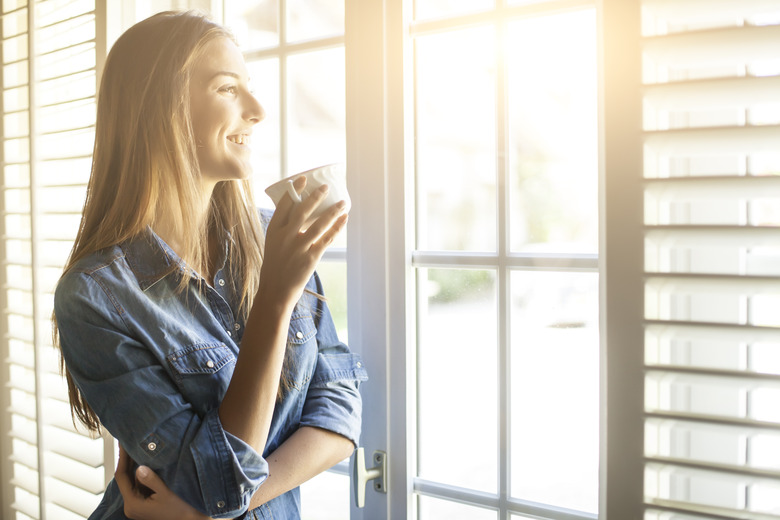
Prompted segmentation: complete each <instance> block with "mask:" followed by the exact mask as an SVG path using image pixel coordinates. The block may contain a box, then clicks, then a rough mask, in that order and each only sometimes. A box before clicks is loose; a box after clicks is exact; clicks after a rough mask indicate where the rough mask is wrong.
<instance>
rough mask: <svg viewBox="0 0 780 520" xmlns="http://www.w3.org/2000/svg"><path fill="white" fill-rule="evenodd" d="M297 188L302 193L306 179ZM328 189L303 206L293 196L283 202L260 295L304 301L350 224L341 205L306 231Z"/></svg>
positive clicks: (270, 235)
mask: <svg viewBox="0 0 780 520" xmlns="http://www.w3.org/2000/svg"><path fill="white" fill-rule="evenodd" d="M293 186H294V187H295V189H296V191H298V193H300V192H302V191H303V188H304V187H305V186H306V178H305V177H298V178H297V179H296V180H295V182H294V184H293ZM327 189H328V188H327V185H323V186H322V187H320V188H319V189H317V190H315V191H314V192H313V193H312V194H311V195H310V196H308V197H307V198H305V199H304V200H303V201H301V202H300V203H294V202H293V201H292V199H291V198H290V196H289V195H285V196H283V197H282V199H281V200H280V201H279V203H278V205H277V206H276V211H275V212H274V216H273V218H272V219H271V222H270V223H269V225H268V230H267V231H266V240H265V254H264V258H263V267H262V271H261V278H260V284H261V287H260V291H259V294H263V293H264V292H265V291H268V292H266V293H265V294H272V295H276V296H277V297H279V296H281V297H282V298H284V299H285V300H284V301H286V302H292V304H294V303H295V302H297V301H298V298H300V295H301V293H302V292H303V288H304V287H305V286H306V283H307V282H308V281H309V278H310V277H311V275H312V273H313V272H314V268H315V267H316V265H317V263H318V262H319V261H320V258H322V254H323V253H324V252H325V249H326V248H327V247H328V246H329V245H330V244H331V243H332V242H333V239H334V238H335V237H336V235H338V233H339V232H341V230H342V229H344V226H345V225H346V223H347V215H346V214H345V213H344V207H345V204H344V203H343V202H341V203H338V204H334V205H333V206H332V207H330V208H329V209H328V210H327V211H326V212H325V213H323V214H322V215H321V216H320V217H319V218H317V219H316V220H315V221H314V222H313V223H312V224H311V225H309V226H308V227H306V226H307V222H308V220H309V217H310V216H311V214H312V212H313V211H314V210H315V209H316V208H317V206H318V205H319V204H320V202H322V200H323V199H324V198H325V195H326V194H327Z"/></svg>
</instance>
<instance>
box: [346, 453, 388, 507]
mask: <svg viewBox="0 0 780 520" xmlns="http://www.w3.org/2000/svg"><path fill="white" fill-rule="evenodd" d="M372 460H373V462H374V464H375V466H373V467H372V468H370V469H369V468H366V455H365V451H364V450H363V448H362V447H361V448H358V449H356V450H355V456H354V457H353V462H352V486H353V488H354V490H355V503H356V504H357V506H358V507H363V506H365V505H366V484H367V483H368V481H369V480H373V481H374V489H375V490H376V491H379V492H380V493H387V453H385V452H384V451H375V452H374V456H373V459H372Z"/></svg>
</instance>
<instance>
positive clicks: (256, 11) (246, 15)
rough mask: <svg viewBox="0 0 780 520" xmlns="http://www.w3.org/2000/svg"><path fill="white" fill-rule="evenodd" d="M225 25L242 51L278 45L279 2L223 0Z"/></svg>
mask: <svg viewBox="0 0 780 520" xmlns="http://www.w3.org/2000/svg"><path fill="white" fill-rule="evenodd" d="M225 25H226V26H227V27H228V28H229V29H230V30H231V31H233V34H234V35H235V36H236V39H237V40H238V44H239V45H240V46H241V49H242V50H244V51H251V50H255V49H262V48H265V47H274V46H276V45H279V0H225Z"/></svg>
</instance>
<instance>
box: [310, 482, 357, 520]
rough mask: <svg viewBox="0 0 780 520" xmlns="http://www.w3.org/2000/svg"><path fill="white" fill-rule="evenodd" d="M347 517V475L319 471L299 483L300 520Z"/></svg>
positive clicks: (334, 519) (324, 519) (336, 519)
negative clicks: (312, 476) (314, 475)
mask: <svg viewBox="0 0 780 520" xmlns="http://www.w3.org/2000/svg"><path fill="white" fill-rule="evenodd" d="M345 518H349V477H348V476H346V475H340V474H337V473H330V472H327V471H326V472H325V473H320V474H319V475H317V476H316V477H314V478H313V479H311V480H309V481H307V482H305V483H304V484H302V485H301V520H344V519H345Z"/></svg>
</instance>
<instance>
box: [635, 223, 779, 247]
mask: <svg viewBox="0 0 780 520" xmlns="http://www.w3.org/2000/svg"><path fill="white" fill-rule="evenodd" d="M645 239H646V240H647V241H649V242H653V243H654V244H656V245H661V246H665V247H673V246H677V245H685V246H739V247H743V248H746V247H760V246H766V247H780V228H774V227H748V226H691V227H686V226H654V227H648V228H647V229H646V231H645Z"/></svg>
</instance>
